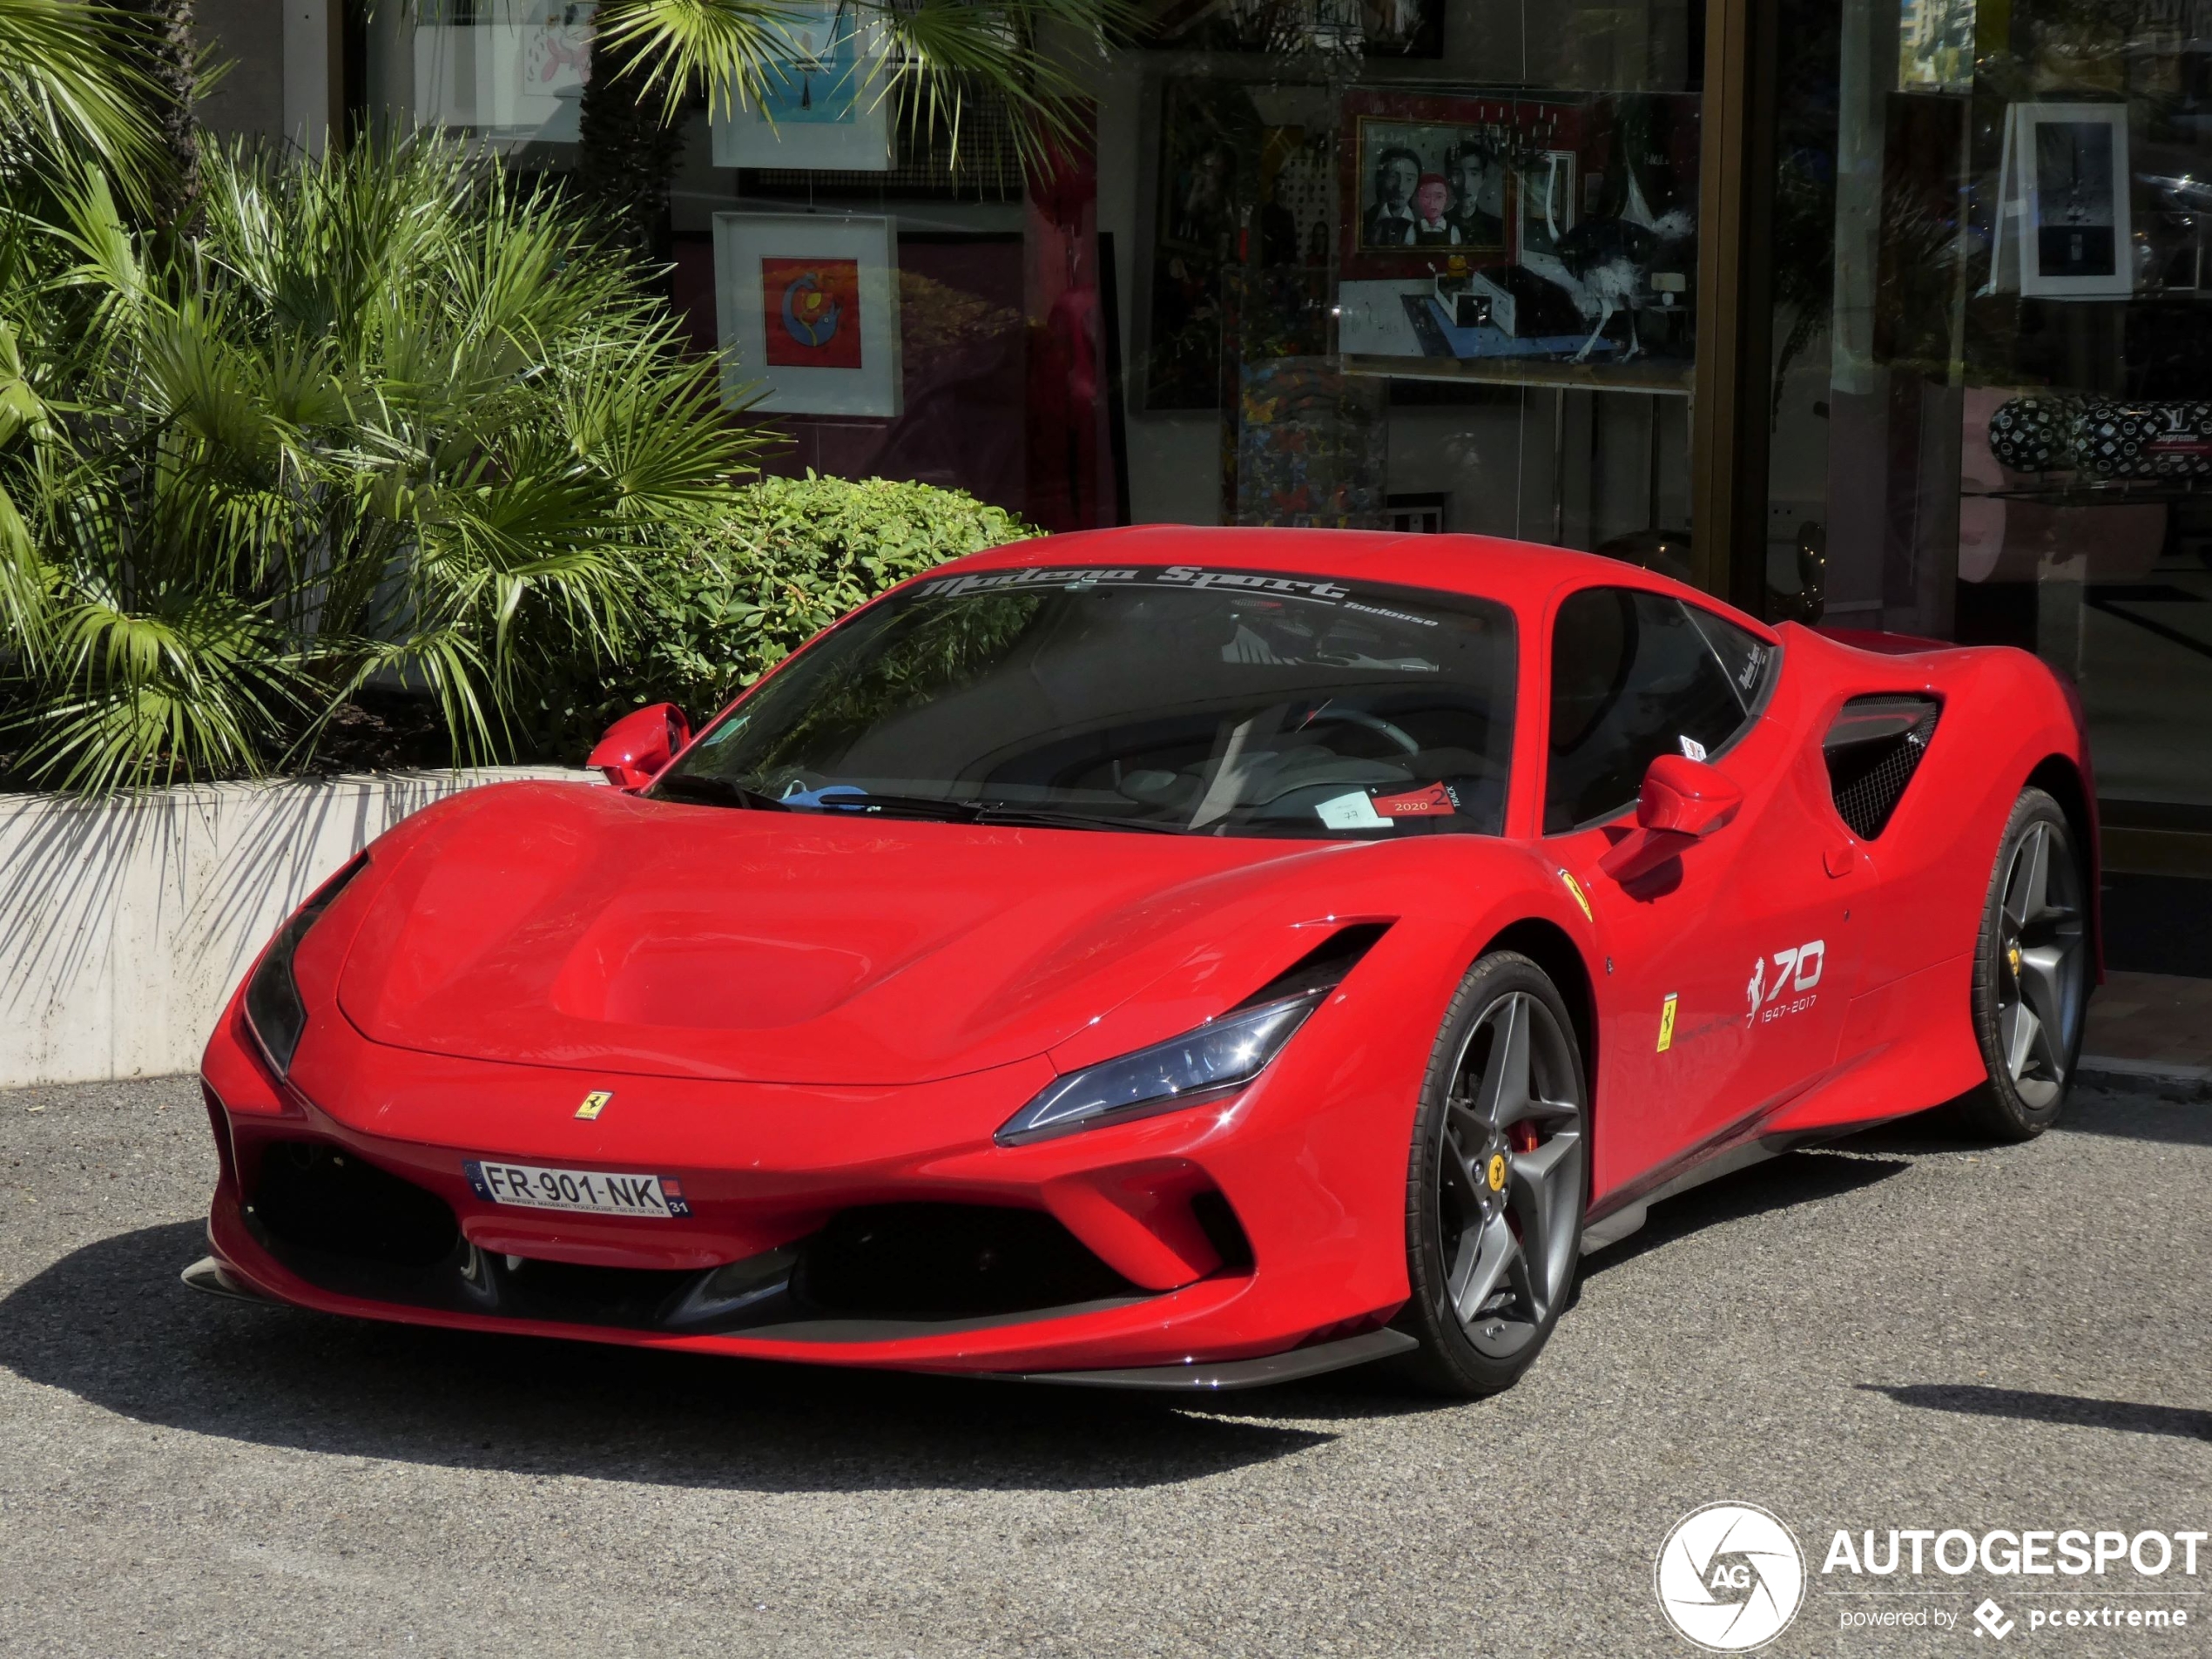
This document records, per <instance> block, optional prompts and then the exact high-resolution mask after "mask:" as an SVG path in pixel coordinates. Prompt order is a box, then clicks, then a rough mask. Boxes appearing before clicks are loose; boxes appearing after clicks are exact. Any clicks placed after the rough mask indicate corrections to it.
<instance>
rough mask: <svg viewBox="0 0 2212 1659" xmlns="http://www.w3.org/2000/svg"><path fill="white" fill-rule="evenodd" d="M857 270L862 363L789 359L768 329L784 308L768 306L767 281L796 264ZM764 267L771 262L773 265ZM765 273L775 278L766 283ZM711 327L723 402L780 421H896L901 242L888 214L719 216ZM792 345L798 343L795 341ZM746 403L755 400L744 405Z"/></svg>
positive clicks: (856, 321) (781, 319) (779, 321)
mask: <svg viewBox="0 0 2212 1659" xmlns="http://www.w3.org/2000/svg"><path fill="white" fill-rule="evenodd" d="M808 261H813V262H819V263H821V264H822V265H823V266H844V265H846V264H847V263H850V264H852V265H855V266H858V270H857V273H856V276H857V283H856V287H857V307H856V310H857V315H855V316H852V317H850V318H848V319H846V320H845V322H846V323H847V324H852V325H857V327H858V330H859V342H858V356H859V360H860V361H859V362H858V363H857V364H856V365H853V366H851V367H821V368H818V367H813V366H806V365H800V364H795V363H792V362H791V361H775V360H776V359H777V358H786V359H787V358H789V357H790V356H791V355H792V346H790V345H787V344H786V343H785V342H784V341H782V340H781V339H780V338H779V341H778V342H777V345H778V347H779V349H778V350H776V351H773V352H772V351H771V349H770V345H769V336H768V330H769V328H770V327H771V326H775V327H786V332H789V330H788V328H787V326H786V320H785V319H786V308H787V301H788V299H789V293H790V285H788V284H786V287H785V289H784V299H785V301H786V304H779V305H772V304H771V297H770V295H769V294H768V292H767V286H766V285H767V283H768V282H771V281H782V280H783V279H784V277H785V275H786V273H787V272H788V268H789V267H790V266H791V265H792V263H793V262H808ZM770 262H773V263H772V264H771V263H770ZM764 270H766V271H769V272H770V273H771V274H770V275H769V276H768V277H766V278H764ZM714 293H715V314H716V322H717V327H718V334H719V337H720V340H721V343H722V353H723V356H722V389H723V398H724V401H726V402H727V403H729V404H730V405H731V406H732V408H735V407H738V405H740V404H741V403H742V404H745V405H746V407H749V408H755V409H760V410H765V411H766V412H768V413H771V414H777V415H856V416H866V417H872V418H874V419H879V420H891V419H895V418H896V417H897V416H898V415H899V413H900V398H901V392H902V387H901V363H900V343H899V266H898V240H897V238H896V236H895V234H894V222H893V221H892V220H891V219H887V218H876V217H864V216H860V215H847V214H833V213H717V214H716V215H715V216H714ZM793 338H794V339H797V338H798V337H797V336H796V335H794V336H793ZM748 399H750V400H751V401H749V402H748V401H747V400H748Z"/></svg>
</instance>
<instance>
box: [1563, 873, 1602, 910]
mask: <svg viewBox="0 0 2212 1659" xmlns="http://www.w3.org/2000/svg"><path fill="white" fill-rule="evenodd" d="M1559 879H1560V880H1561V881H1564V882H1565V883H1566V884H1567V890H1568V892H1569V893H1571V894H1574V895H1575V903H1576V904H1578V905H1580V906H1581V907H1582V920H1583V921H1596V920H1597V918H1596V917H1595V916H1594V915H1592V914H1590V901H1589V900H1588V898H1587V897H1586V896H1585V895H1584V894H1583V892H1582V884H1581V882H1579V881H1577V880H1575V878H1574V877H1573V876H1572V875H1570V874H1568V873H1567V872H1566V871H1565V870H1561V872H1560V873H1559Z"/></svg>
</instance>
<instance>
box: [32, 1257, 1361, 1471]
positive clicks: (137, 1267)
mask: <svg viewBox="0 0 2212 1659" xmlns="http://www.w3.org/2000/svg"><path fill="white" fill-rule="evenodd" d="M205 1250H206V1241H205V1236H204V1233H203V1231H202V1230H201V1228H200V1227H199V1225H198V1224H193V1223H179V1224H174V1225H170V1226H163V1227H148V1228H145V1229H142V1230H140V1231H136V1232H128V1233H122V1234H118V1235H117V1236H116V1237H114V1238H105V1239H103V1240H101V1241H100V1242H99V1243H98V1244H89V1245H87V1246H85V1247H84V1249H82V1250H79V1251H74V1252H73V1253H71V1255H68V1256H66V1257H64V1258H62V1259H61V1260H60V1261H58V1262H56V1263H55V1264H53V1265H52V1266H51V1267H49V1268H48V1269H46V1271H44V1272H42V1273H40V1274H38V1275H37V1277H35V1278H31V1279H30V1280H29V1281H27V1282H26V1283H24V1285H20V1286H18V1287H17V1289H16V1290H14V1291H11V1292H10V1294H9V1295H8V1296H7V1297H6V1298H4V1299H0V1365H4V1366H8V1367H9V1368H10V1369H11V1370H13V1371H15V1372H17V1373H18V1374H20V1375H21V1376H23V1377H25V1378H27V1379H30V1380H31V1381H33V1382H38V1383H45V1384H48V1385H50V1386H54V1387H57V1388H64V1389H67V1390H68V1391H70V1392H71V1393H74V1394H77V1395H79V1396H81V1397H82V1398H84V1399H87V1400H90V1401H91V1402H92V1403H93V1404H94V1405H97V1406H103V1407H105V1408H106V1409H108V1410H111V1411H114V1412H118V1413H122V1414H124V1415H125V1416H128V1417H132V1418H136V1419H138V1420H140V1421H143V1422H147V1423H152V1424H158V1425H159V1426H164V1427H169V1428H178V1429H187V1430H190V1431H192V1432H193V1433H201V1434H212V1435H220V1436H225V1437H228V1438H231V1439H234V1440H246V1441H252V1442H255V1443H259V1444H262V1445H268V1446H278V1447H291V1448H296V1449H300V1450H305V1451H312V1452H320V1453H334V1454H338V1455H349V1456H356V1457H374V1458H387V1459H392V1460H400V1461H405V1462H415V1463H428V1464H442V1465H448V1466H452V1467H470V1468H485V1469H496V1470H502V1471H523V1472H528V1473H531V1474H581V1475H588V1476H592V1477H596V1478H599V1479H606V1480H635V1481H647V1482H651V1483H655V1484H659V1485H667V1486H676V1487H714V1488H729V1489H736V1490H751V1491H764V1492H815V1491H820V1492H833V1491H834V1492H851V1491H886V1490H890V1491H897V1490H908V1489H921V1488H935V1489H942V1488H948V1487H949V1488H956V1489H974V1490H1008V1491H1022V1490H1054V1491H1068V1490H1082V1489H1093V1488H1110V1487H1151V1486H1159V1485H1165V1484H1170V1483H1174V1482H1178V1481H1184V1480H1195V1479H1198V1478H1200V1477H1203V1476H1205V1475H1210V1474H1220V1473H1223V1472H1225V1471H1227V1470H1231V1469H1234V1468H1238V1467H1244V1466H1248V1465H1251V1464H1255V1463H1261V1462H1265V1461H1268V1460H1272V1459H1276V1458H1281V1457H1286V1456H1289V1455H1291V1454H1292V1453H1298V1452H1302V1451H1305V1450H1306V1449H1308V1448H1309V1447H1315V1446H1319V1445H1323V1444H1325V1443H1326V1442H1327V1441H1328V1440H1331V1439H1332V1438H1333V1436H1332V1435H1330V1434H1329V1433H1325V1432H1323V1431H1318V1430H1314V1429H1310V1428H1298V1427H1289V1426H1279V1425H1273V1424H1266V1423H1257V1422H1244V1421H1235V1420H1225V1419H1223V1418H1219V1417H1215V1416H1211V1415H1207V1414H1204V1413H1202V1412H1196V1411H1191V1410H1187V1409H1182V1408H1180V1407H1181V1406H1184V1405H1188V1404H1190V1403H1192V1402H1187V1401H1178V1400H1166V1399H1161V1398H1160V1397H1158V1396H1155V1395H1132V1394H1126V1393H1103V1392H1096V1391H1091V1390H1085V1389H1075V1388H1046V1387H1022V1386H1015V1385H1011V1384H1006V1383H997V1382H991V1381H986V1380H980V1379H958V1378H946V1377H929V1376H916V1375H912V1374H907V1373H900V1372H863V1371H850V1370H843V1369H839V1368H835V1367H830V1366H780V1365H767V1364H759V1363H753V1362H748V1361H744V1360H733V1359H723V1358H718V1357H714V1356H708V1355H698V1354H674V1353H654V1352H643V1351H640V1350H637V1349H625V1348H615V1347H605V1346H601V1345H597V1344H591V1343H579V1342H561V1341H554V1340H550V1339H537V1338H529V1337H507V1336H498V1335H486V1334H480V1333H475V1332H452V1331H433V1330H425V1329H419V1328H416V1327H413V1326H408V1325H381V1324H375V1323H372V1322H368V1321H356V1320H349V1319H339V1318H327V1317H324V1316H321V1315H318V1314H312V1313H306V1312H298V1311H295V1310H292V1309H278V1308H260V1307H254V1306H251V1305H246V1304H244V1303H238V1302H230V1301H225V1300H222V1299H219V1298H213V1297H209V1296H205V1295H202V1294H200V1293H199V1292H197V1291H192V1290H190V1289H188V1288H186V1287H185V1285H183V1284H182V1283H180V1282H179V1279H178V1277H177V1274H178V1271H179V1268H180V1267H181V1266H182V1265H183V1264H185V1262H187V1261H190V1260H191V1259H192V1258H193V1257H195V1256H197V1255H199V1254H203V1253H204V1252H205Z"/></svg>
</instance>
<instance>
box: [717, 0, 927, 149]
mask: <svg viewBox="0 0 2212 1659" xmlns="http://www.w3.org/2000/svg"><path fill="white" fill-rule="evenodd" d="M773 26H774V27H775V28H777V29H779V30H781V31H782V32H783V34H784V35H785V36H786V38H787V39H788V40H789V41H790V42H791V44H792V52H791V55H790V56H789V57H785V58H783V59H781V60H780V62H779V63H778V64H772V65H771V66H770V67H769V68H768V70H767V71H765V74H764V77H763V80H764V84H765V91H766V93H767V96H766V98H765V100H760V101H756V100H753V99H750V98H745V96H744V95H743V94H742V93H739V94H736V95H734V96H732V97H731V98H716V99H714V100H713V104H714V109H713V113H712V116H711V119H710V121H709V123H708V127H709V138H710V142H711V155H712V159H713V163H714V165H716V166H718V167H780V168H800V169H806V170H808V171H813V172H888V171H889V170H890V168H891V165H892V160H893V145H892V131H891V103H892V100H891V98H890V96H889V90H890V78H889V71H888V68H887V61H886V58H885V56H884V51H883V39H882V36H883V26H882V24H880V22H877V21H875V20H873V18H870V17H866V16H865V15H864V14H862V13H861V12H860V9H859V8H858V7H857V6H855V5H854V4H853V0H791V3H789V4H787V5H786V7H785V8H784V10H783V11H782V12H781V13H780V15H779V19H778V21H777V22H776V23H775V24H774V25H773Z"/></svg>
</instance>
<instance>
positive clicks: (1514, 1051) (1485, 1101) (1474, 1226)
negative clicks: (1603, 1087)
mask: <svg viewBox="0 0 2212 1659" xmlns="http://www.w3.org/2000/svg"><path fill="white" fill-rule="evenodd" d="M1578 1092H1579V1091H1578V1087H1577V1084H1576V1082H1575V1064H1574V1055H1573V1051H1572V1049H1570V1048H1569V1047H1568V1039H1567V1035H1566V1033H1565V1032H1563V1031H1562V1030H1561V1028H1560V1026H1559V1022H1557V1021H1556V1020H1555V1019H1554V1017H1553V1015H1552V1013H1551V1010H1550V1009H1549V1008H1546V1007H1545V1006H1544V1005H1543V1003H1541V1001H1538V1000H1537V999H1536V998H1535V997H1534V996H1531V995H1528V994H1527V993H1526V992H1524V991H1514V992H1511V993H1508V994H1507V995H1504V996H1501V997H1500V998H1499V999H1498V1000H1497V1001H1495V1002H1494V1003H1493V1004H1492V1005H1491V1006H1490V1007H1489V1008H1487V1009H1486V1010H1485V1011H1484V1012H1483V1015H1482V1016H1481V1017H1480V1019H1479V1020H1477V1021H1476V1022H1475V1023H1474V1026H1473V1028H1471V1029H1470V1030H1469V1031H1468V1033H1467V1043H1466V1046H1465V1047H1464V1048H1463V1049H1461V1050H1460V1058H1459V1062H1458V1065H1457V1066H1456V1068H1455V1069H1454V1071H1453V1083H1452V1090H1451V1093H1450V1095H1449V1096H1447V1099H1446V1102H1445V1110H1444V1115H1443V1124H1442V1136H1443V1145H1442V1148H1441V1149H1440V1150H1441V1152H1442V1157H1440V1159H1439V1160H1438V1164H1439V1176H1438V1178H1439V1183H1440V1192H1439V1195H1438V1196H1439V1198H1440V1203H1439V1204H1438V1206H1437V1217H1438V1224H1439V1231H1440V1238H1439V1241H1438V1242H1439V1243H1440V1245H1441V1246H1442V1249H1443V1259H1444V1262H1445V1264H1446V1267H1445V1293H1446V1295H1447V1298H1449V1299H1450V1302H1451V1305H1452V1307H1453V1312H1454V1313H1455V1314H1456V1315H1457V1317H1458V1318H1459V1321H1460V1325H1461V1327H1462V1328H1463V1329H1464V1330H1465V1331H1466V1332H1467V1339H1468V1340H1469V1341H1471V1342H1472V1343H1473V1344H1474V1346H1475V1347H1476V1348H1477V1349H1478V1350H1480V1352H1482V1353H1484V1354H1487V1355H1488V1356H1489V1357H1490V1358H1492V1359H1510V1358H1512V1357H1513V1356H1514V1354H1516V1353H1518V1352H1521V1350H1522V1349H1523V1348H1525V1347H1527V1345H1528V1344H1529V1343H1530V1342H1531V1341H1533V1340H1534V1339H1535V1338H1536V1336H1537V1335H1538V1333H1539V1332H1540V1331H1541V1330H1542V1329H1543V1328H1544V1326H1545V1325H1546V1322H1547V1321H1548V1319H1549V1318H1550V1317H1551V1315H1552V1314H1553V1312H1554V1311H1555V1310H1556V1309H1557V1307H1558V1305H1559V1302H1560V1298H1561V1297H1563V1296H1564V1295H1565V1294H1566V1292H1567V1287H1568V1281H1569V1279H1570V1278H1572V1276H1573V1272H1574V1266H1575V1252H1576V1250H1577V1248H1578V1245H1579V1242H1580V1241H1579V1240H1578V1239H1577V1238H1576V1237H1575V1233H1576V1225H1575V1223H1576V1219H1577V1217H1579V1216H1580V1214H1581V1204H1580V1202H1579V1200H1580V1197H1581V1185H1582V1160H1583V1139H1582V1106H1581V1101H1580V1100H1579V1099H1578V1098H1577V1097H1576V1096H1577V1094H1578Z"/></svg>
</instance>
